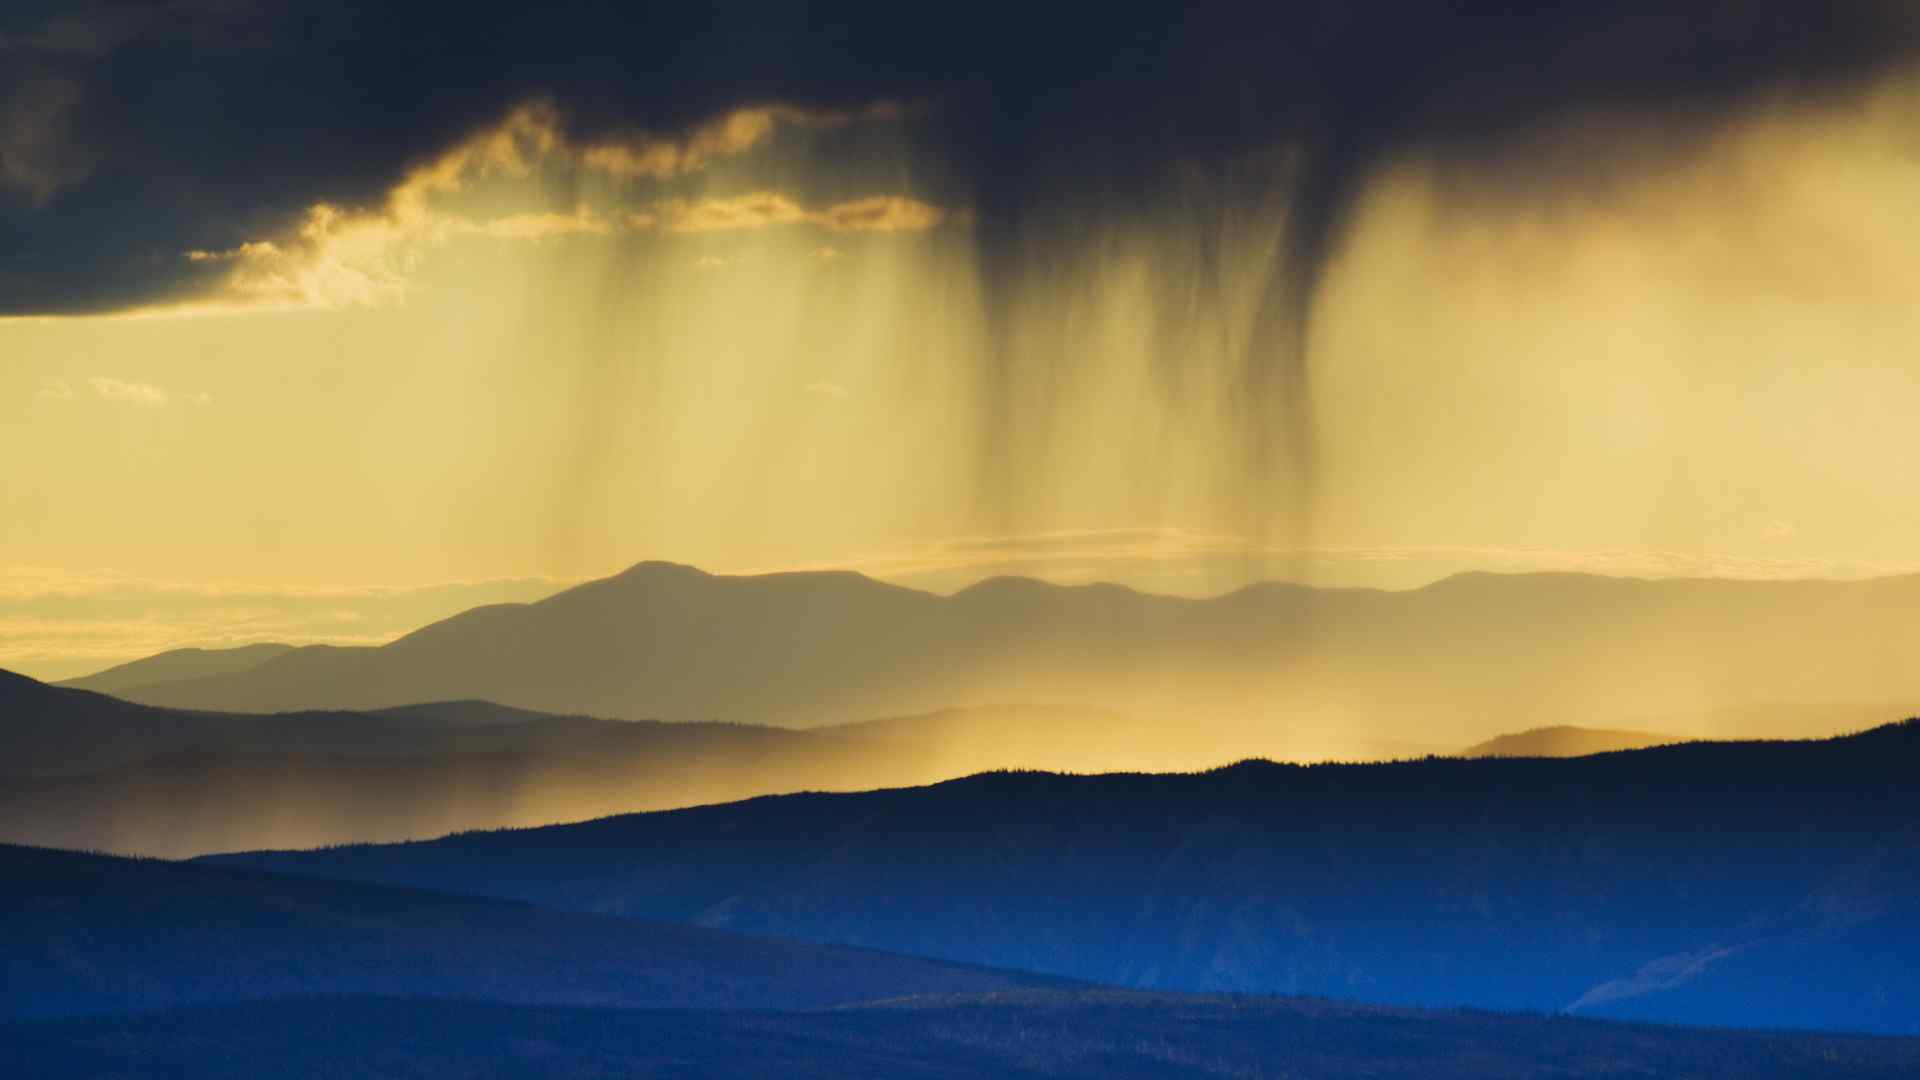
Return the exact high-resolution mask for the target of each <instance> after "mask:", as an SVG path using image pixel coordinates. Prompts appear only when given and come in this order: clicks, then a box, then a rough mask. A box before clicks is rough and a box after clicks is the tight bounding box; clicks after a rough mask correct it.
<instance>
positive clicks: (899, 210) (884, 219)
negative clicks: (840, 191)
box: [644, 191, 957, 258]
mask: <svg viewBox="0 0 1920 1080" xmlns="http://www.w3.org/2000/svg"><path fill="white" fill-rule="evenodd" d="M956 216H957V215H950V214H949V213H948V212H947V211H945V210H943V209H941V208H940V207H937V206H932V205H929V204H927V203H924V202H921V201H919V200H917V199H910V198H907V197H905V196H902V195H874V196H869V197H867V198H862V199H853V200H849V201H847V202H839V203H833V204H831V205H829V206H826V207H823V208H820V209H817V210H808V209H806V208H805V207H803V206H801V205H800V204H799V203H798V202H796V201H795V200H794V199H793V198H792V197H790V196H788V195H783V194H781V193H780V192H777V191H755V192H751V193H748V194H745V195H733V196H725V197H709V198H704V199H697V200H687V199H667V200H662V201H660V202H657V203H655V204H654V206H653V210H652V212H651V213H649V214H646V215H644V220H645V221H646V223H647V224H648V225H653V224H656V223H657V224H658V226H659V227H660V228H663V229H665V230H666V231H668V232H677V233H702V232H731V231H735V230H740V229H766V228H772V227H775V226H781V225H812V226H816V227H818V228H822V229H827V230H830V231H832V232H921V231H925V230H927V229H932V228H936V227H938V226H939V225H940V224H941V223H942V222H944V221H947V220H949V219H950V218H953V217H956ZM821 252H833V254H832V255H826V256H824V257H825V258H832V257H833V256H834V255H838V254H839V252H837V251H833V249H832V248H821V249H818V250H817V251H816V252H815V254H816V255H819V254H820V253H821Z"/></svg>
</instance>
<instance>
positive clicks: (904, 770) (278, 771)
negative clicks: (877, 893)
mask: <svg viewBox="0 0 1920 1080" xmlns="http://www.w3.org/2000/svg"><path fill="white" fill-rule="evenodd" d="M939 765H940V762H939V761H938V760H937V758H936V755H935V754H934V753H933V751H932V750H931V748H928V747H925V746H921V745H919V744H913V743H888V744H884V745H881V744H872V743H869V742H866V741H862V740H858V739H854V738H847V737H834V736H831V735H826V734H811V733H804V732H797V731H790V730H786V729H780V728H766V727H752V726H748V725H741V724H713V723H700V724H671V723H659V722H646V721H635V722H629V721H618V720H599V719H594V718H591V717H584V716H552V715H548V714H544V713H535V712H528V711H526V710H520V709H512V708H508V707H506V706H501V705H494V704H491V703H488V702H479V701H456V702H441V703H436V704H428V705H412V706H402V707H398V708H392V709H383V710H376V711H372V712H364V713H359V712H341V711H326V712H298V713H278V714H270V715H243V714H233V713H210V712H192V711H183V710H173V709H158V708H153V707H151V706H144V705H135V704H131V703H128V702H124V701H119V700H116V699H114V698H111V697H107V696H105V695H101V694H96V693H92V692H90V691H84V690H72V689H66V688H62V687H53V686H47V685H45V684H43V683H39V682H36V681H34V680H32V679H28V678H26V677H24V676H19V675H14V674H12V673H10V672H5V671H0V778H4V780H5V783H4V784H0V841H4V842H13V843H30V844H39V845H44V846H53V847H65V848H74V849H84V850H97V851H111V852H117V853H121V854H142V855H160V856H170V857H177V856H184V855H196V854H205V853H208V852H215V851H237V850H246V849H251V848H260V847H285V846H297V847H310V846H318V845H323V844H335V843H345V842H350V841H368V840H404V839H415V838H424V837H433V836H442V835H445V834H447V833H451V832H459V831H464V830H469V829H479V828H500V827H503V826H525V825H543V824H550V823H553V822H557V821H578V820H582V819H585V818H592V817H601V816H604V815H607V814H612V813H621V812H627V811H633V810H646V809H665V808H669V807H677V806H691V805H696V804H699V803H711V802H723V801H728V800H733V799H741V798H747V797H750V796H754V795H762V794H767V793H770V792H784V791H803V790H858V789H862V788H869V787H876V786H883V785H888V784H892V785H898V784H908V783H925V782H928V781H930V780H935V779H942V778H945V777H947V776H950V775H953V774H951V773H942V772H939V771H937V769H938V768H939Z"/></svg>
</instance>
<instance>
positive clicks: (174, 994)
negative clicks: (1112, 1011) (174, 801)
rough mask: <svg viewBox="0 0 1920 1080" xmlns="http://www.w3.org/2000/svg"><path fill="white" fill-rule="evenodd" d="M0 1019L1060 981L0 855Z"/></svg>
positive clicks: (679, 998) (51, 855) (846, 995)
mask: <svg viewBox="0 0 1920 1080" xmlns="http://www.w3.org/2000/svg"><path fill="white" fill-rule="evenodd" d="M0 879H4V880H5V881H6V883H7V887H6V888H5V889H4V890H0V954H4V955H5V956H6V958H7V962H6V963H5V964H4V965H0V1018H28V1017H53V1016H79V1015H86V1014H90V1013H103V1012H128V1011H146V1010H153V1009H161V1008H170V1007H175V1006H180V1005H188V1004H194V1003H210V1002H222V1001H227V1002H231V1001H246V1000H255V999H265V998H285V997H312V996H335V995H343V994H381V995H387V996H395V997H450V998H477V999H486V1000H493V1001H506V1002H519V1003H528V1004H531V1003H536V1002H538V1003H548V1004H573V1005H619V1006H632V1007H679V1008H698V1007H705V1008H749V1009H767V1008H789V1009H791V1008H813V1007H820V1006H827V1005H836V1004H844V1003H848V1002H856V1001H869V1000H876V999H884V998H894V997H900V996H904V995H911V994H929V993H973V992H983V991H998V990H1011V989H1019V988H1023V987H1047V986H1060V985H1063V980H1059V979H1047V978H1042V977H1038V976H1029V975H1021V974H1016V973H1008V972H994V971H987V970H984V969H978V968H971V967H962V966H956V965H952V964H940V963H934V962H931V961H926V960H919V959H914V958H911V957H904V956H890V955H887V954H884V953H878V952H873V951H871V950H862V949H843V948H829V947H822V946H818V945H807V944H802V943H799V942H791V941H776V940H771V939H765V938H755V937H746V936H740V935H735V934H728V933H722V932H718V931H713V930H707V929H703V928H700V927H694V926H676V925H669V924H663V923H650V922H646V921H642V920H632V919H619V918H611V917H605V916H593V915H580V914H570V913H565V912H557V911H549V910H545V909H542V908H538V907H533V906H529V905H525V904H514V903H503V902H499V901H491V900H483V899H477V898H474V897H459V896H444V895H436V894H433V893H427V892H419V891H415V890H409V889H394V888H383V887H377V886H367V885H356V884H351V883H343V882H327V881H312V880H300V879H294V878H281V877H276V876H274V875H271V874H260V873H250V872H247V871H241V870H232V869H223V868H218V867H211V866H195V865H186V864H181V863H167V862H159V861H153V860H134V859H120V858H112V857H109V856H101V855H85V854H79V853H75V852H66V851H50V850H45V849H40V848H26V847H14V846H7V845H0Z"/></svg>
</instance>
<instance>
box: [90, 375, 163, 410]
mask: <svg viewBox="0 0 1920 1080" xmlns="http://www.w3.org/2000/svg"><path fill="white" fill-rule="evenodd" d="M87 384H88V385H89V386H92V387H93V392H94V393H96V394H98V395H100V396H101V397H103V398H105V399H107V400H108V401H129V402H132V403H134V404H136V405H165V404H166V403H167V400H168V397H169V395H168V393H167V392H166V391H165V390H162V389H160V388H159V387H157V386H155V385H153V384H152V383H143V382H128V381H126V380H125V379H110V378H107V377H106V376H103V375H96V376H94V377H93V378H91V379H88V380H87Z"/></svg>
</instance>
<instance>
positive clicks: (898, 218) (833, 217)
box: [809, 195, 948, 232]
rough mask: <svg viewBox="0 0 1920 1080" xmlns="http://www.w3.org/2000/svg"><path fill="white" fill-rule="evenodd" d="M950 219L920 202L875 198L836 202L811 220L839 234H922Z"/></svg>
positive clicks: (891, 196) (939, 210) (902, 198)
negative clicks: (921, 232)
mask: <svg viewBox="0 0 1920 1080" xmlns="http://www.w3.org/2000/svg"><path fill="white" fill-rule="evenodd" d="M947 216H948V215H947V212H946V211H945V210H942V209H940V208H939V207H937V206H929V205H928V204H926V203H923V202H921V201H919V200H918V199H909V198H906V197H904V196H900V195H875V196H872V197H869V198H865V199H854V200H852V201H851V202H843V203H835V204H834V205H832V206H829V207H827V208H826V209H825V210H821V211H819V212H818V213H816V214H814V215H812V217H811V218H810V219H809V220H811V221H812V222H813V223H814V224H816V225H820V226H822V227H824V228H828V229H832V230H834V231H836V232H920V231H923V230H926V229H931V228H934V227H935V226H937V225H939V224H940V223H941V222H942V221H945V220H946V219H947Z"/></svg>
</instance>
